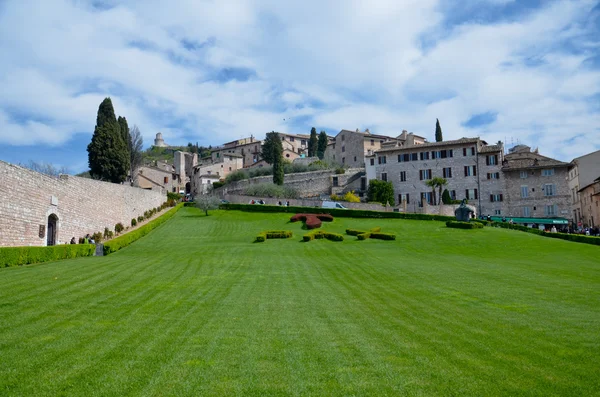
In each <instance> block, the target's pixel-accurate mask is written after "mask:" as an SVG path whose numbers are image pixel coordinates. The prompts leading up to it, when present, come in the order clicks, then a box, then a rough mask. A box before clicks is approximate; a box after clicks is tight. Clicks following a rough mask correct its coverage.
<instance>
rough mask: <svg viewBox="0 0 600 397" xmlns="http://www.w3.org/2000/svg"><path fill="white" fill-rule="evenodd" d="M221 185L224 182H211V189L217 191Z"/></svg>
mask: <svg viewBox="0 0 600 397" xmlns="http://www.w3.org/2000/svg"><path fill="white" fill-rule="evenodd" d="M223 185H225V182H213V189H218V188H220V187H221V186H223Z"/></svg>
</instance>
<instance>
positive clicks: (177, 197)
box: [167, 192, 181, 201]
mask: <svg viewBox="0 0 600 397" xmlns="http://www.w3.org/2000/svg"><path fill="white" fill-rule="evenodd" d="M168 200H176V201H177V200H181V194H179V193H175V192H167V201H168Z"/></svg>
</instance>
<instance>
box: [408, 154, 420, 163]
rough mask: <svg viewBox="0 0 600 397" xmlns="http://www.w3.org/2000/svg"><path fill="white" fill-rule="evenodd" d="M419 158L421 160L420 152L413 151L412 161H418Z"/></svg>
mask: <svg viewBox="0 0 600 397" xmlns="http://www.w3.org/2000/svg"><path fill="white" fill-rule="evenodd" d="M417 160H419V153H411V154H410V161H417Z"/></svg>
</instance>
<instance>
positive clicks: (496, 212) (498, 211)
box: [494, 210, 502, 215]
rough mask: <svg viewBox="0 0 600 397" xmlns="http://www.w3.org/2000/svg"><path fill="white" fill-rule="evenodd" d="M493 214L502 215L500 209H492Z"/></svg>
mask: <svg viewBox="0 0 600 397" xmlns="http://www.w3.org/2000/svg"><path fill="white" fill-rule="evenodd" d="M494 215H502V211H501V210H494Z"/></svg>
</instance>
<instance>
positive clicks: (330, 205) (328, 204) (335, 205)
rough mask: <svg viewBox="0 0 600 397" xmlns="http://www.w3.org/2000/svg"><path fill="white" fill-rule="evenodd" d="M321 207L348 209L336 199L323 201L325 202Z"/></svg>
mask: <svg viewBox="0 0 600 397" xmlns="http://www.w3.org/2000/svg"><path fill="white" fill-rule="evenodd" d="M321 208H338V209H342V210H346V209H347V208H346V207H344V206H343V205H341V204H340V203H336V202H335V201H323V204H321Z"/></svg>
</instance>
